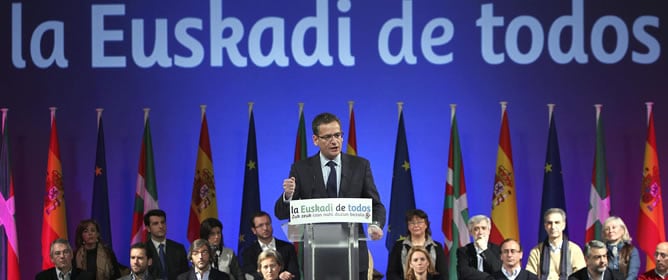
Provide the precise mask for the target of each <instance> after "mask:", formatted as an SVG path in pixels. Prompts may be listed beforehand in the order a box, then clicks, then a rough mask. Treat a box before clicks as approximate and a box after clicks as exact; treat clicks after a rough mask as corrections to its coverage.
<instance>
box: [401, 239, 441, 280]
mask: <svg viewBox="0 0 668 280" xmlns="http://www.w3.org/2000/svg"><path fill="white" fill-rule="evenodd" d="M404 279H406V280H436V279H441V278H440V275H438V272H436V269H435V268H434V262H433V261H432V260H431V257H429V252H427V250H426V249H425V248H424V247H421V246H415V247H413V248H411V249H410V250H409V251H408V260H407V262H406V275H405V278H404Z"/></svg>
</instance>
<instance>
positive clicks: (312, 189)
mask: <svg viewBox="0 0 668 280" xmlns="http://www.w3.org/2000/svg"><path fill="white" fill-rule="evenodd" d="M312 129H313V136H312V138H311V139H312V140H313V144H314V145H316V146H318V148H319V152H318V153H317V154H315V155H314V156H312V157H310V158H308V159H305V160H301V161H298V162H295V163H294V164H293V165H292V167H291V168H290V176H289V178H287V179H285V180H283V193H282V194H281V196H280V197H279V198H278V200H276V204H275V207H274V214H275V215H276V217H278V218H279V219H288V218H289V217H290V213H289V212H290V211H289V208H290V201H291V200H293V199H311V198H337V197H345V198H370V199H371V200H372V213H373V216H372V221H373V222H372V224H370V225H369V227H368V231H369V236H370V237H371V239H372V240H378V239H380V238H381V237H383V226H384V225H385V218H386V217H385V206H383V204H382V202H381V201H380V195H379V194H378V190H377V189H376V184H375V183H374V181H373V175H372V174H371V167H370V164H369V161H368V160H366V159H364V158H361V157H357V156H352V155H348V154H342V153H341V149H342V147H343V132H342V131H341V121H340V120H339V119H338V118H337V117H336V116H335V115H333V114H330V113H322V114H319V115H317V116H316V117H315V118H314V119H313V122H312ZM360 236H364V230H363V229H362V227H360ZM359 252H362V253H361V254H359V262H360V266H359V271H360V279H367V270H368V267H369V255H368V254H367V253H366V252H367V246H366V242H364V241H360V242H359Z"/></svg>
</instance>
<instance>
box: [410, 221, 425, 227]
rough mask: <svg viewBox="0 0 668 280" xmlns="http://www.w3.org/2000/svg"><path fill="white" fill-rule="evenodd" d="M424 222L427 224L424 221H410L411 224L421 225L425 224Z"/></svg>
mask: <svg viewBox="0 0 668 280" xmlns="http://www.w3.org/2000/svg"><path fill="white" fill-rule="evenodd" d="M424 224H425V222H424V221H410V222H408V225H409V226H421V225H424Z"/></svg>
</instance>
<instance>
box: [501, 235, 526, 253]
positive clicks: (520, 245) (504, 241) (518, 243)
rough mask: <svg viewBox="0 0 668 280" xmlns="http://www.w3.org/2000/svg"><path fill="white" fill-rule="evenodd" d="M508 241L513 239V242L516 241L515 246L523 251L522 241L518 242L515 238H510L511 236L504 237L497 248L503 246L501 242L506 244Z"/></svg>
mask: <svg viewBox="0 0 668 280" xmlns="http://www.w3.org/2000/svg"><path fill="white" fill-rule="evenodd" d="M510 241H515V243H517V246H519V247H520V252H522V251H523V249H522V243H520V242H518V241H517V240H515V239H512V238H506V239H504V240H503V242H501V244H500V245H499V248H503V244H506V243H508V242H510Z"/></svg>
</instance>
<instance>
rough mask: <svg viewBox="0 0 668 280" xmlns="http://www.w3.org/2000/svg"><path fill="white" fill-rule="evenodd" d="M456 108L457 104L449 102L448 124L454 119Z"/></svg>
mask: <svg viewBox="0 0 668 280" xmlns="http://www.w3.org/2000/svg"><path fill="white" fill-rule="evenodd" d="M456 110H457V104H450V124H452V122H453V121H454V119H455V111H456Z"/></svg>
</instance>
